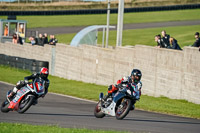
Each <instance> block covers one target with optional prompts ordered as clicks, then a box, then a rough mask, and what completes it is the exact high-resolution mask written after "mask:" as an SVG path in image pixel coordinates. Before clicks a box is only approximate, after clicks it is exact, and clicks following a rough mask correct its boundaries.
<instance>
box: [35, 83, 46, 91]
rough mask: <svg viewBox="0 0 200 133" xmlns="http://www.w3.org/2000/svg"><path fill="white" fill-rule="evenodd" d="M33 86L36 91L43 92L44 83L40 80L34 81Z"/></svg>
mask: <svg viewBox="0 0 200 133" xmlns="http://www.w3.org/2000/svg"><path fill="white" fill-rule="evenodd" d="M35 87H36V90H37V93H41V92H44V85H43V84H42V83H41V82H36V83H35Z"/></svg>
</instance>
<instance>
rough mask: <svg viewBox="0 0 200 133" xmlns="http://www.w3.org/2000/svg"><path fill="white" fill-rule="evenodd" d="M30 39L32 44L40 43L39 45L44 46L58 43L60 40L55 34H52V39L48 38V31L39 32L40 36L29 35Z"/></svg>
mask: <svg viewBox="0 0 200 133" xmlns="http://www.w3.org/2000/svg"><path fill="white" fill-rule="evenodd" d="M29 41H30V43H31V44H32V45H39V46H44V45H45V44H49V45H54V46H55V45H56V43H57V42H58V40H57V39H56V38H55V36H54V35H50V39H49V40H48V35H47V33H44V34H43V35H42V34H39V36H38V38H35V37H29Z"/></svg>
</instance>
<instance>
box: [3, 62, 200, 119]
mask: <svg viewBox="0 0 200 133" xmlns="http://www.w3.org/2000/svg"><path fill="white" fill-rule="evenodd" d="M29 74H31V73H30V72H28V71H22V70H19V69H15V68H10V67H7V66H0V81H4V82H8V83H12V84H15V83H16V82H17V81H18V80H23V77H25V76H27V75H29ZM49 79H50V88H49V91H50V92H56V93H61V94H67V95H72V96H75V97H80V98H84V99H90V100H95V101H98V96H99V93H100V92H104V93H106V91H107V86H101V85H95V84H89V83H83V82H79V81H73V80H67V79H63V78H59V77H55V76H49ZM72 90H73V91H72ZM136 108H137V109H142V110H147V111H154V112H160V113H166V114H173V115H179V116H184V117H191V118H198V119H200V105H198V104H194V103H191V102H187V101H185V100H172V99H169V98H166V97H157V98H155V97H151V96H146V95H142V96H141V99H140V101H138V102H137V103H136Z"/></svg>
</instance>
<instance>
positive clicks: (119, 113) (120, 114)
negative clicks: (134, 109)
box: [115, 99, 131, 120]
mask: <svg viewBox="0 0 200 133" xmlns="http://www.w3.org/2000/svg"><path fill="white" fill-rule="evenodd" d="M125 100H126V102H125V103H124V104H125V105H124V106H123V108H120V105H121V104H122V103H121V104H120V105H119V106H118V107H117V109H116V112H115V114H116V119H117V120H122V119H123V118H124V117H126V116H127V114H128V113H129V111H130V108H131V100H130V99H125Z"/></svg>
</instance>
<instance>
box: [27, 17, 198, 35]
mask: <svg viewBox="0 0 200 133" xmlns="http://www.w3.org/2000/svg"><path fill="white" fill-rule="evenodd" d="M199 24H200V20H188V21H170V22H157V23H155V22H154V23H138V24H137V23H136V24H124V25H123V29H124V30H130V29H145V28H156V27H163V28H164V27H169V26H185V25H199ZM114 26H115V27H116V28H115V29H110V30H117V25H114ZM85 27H87V26H76V27H67V26H66V27H48V28H32V29H28V31H38V32H39V33H42V34H43V33H47V34H69V33H78V32H79V31H80V30H82V29H83V28H85ZM163 30H164V29H163Z"/></svg>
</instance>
